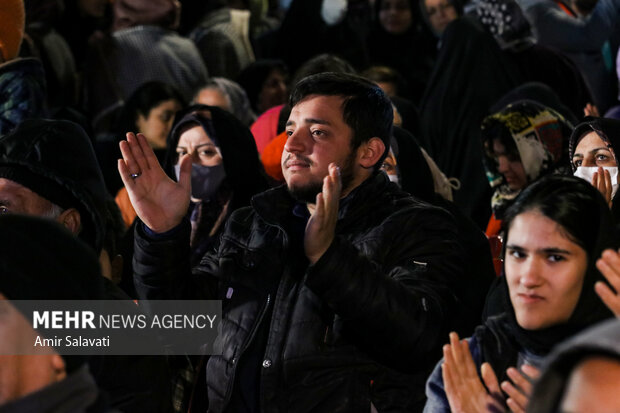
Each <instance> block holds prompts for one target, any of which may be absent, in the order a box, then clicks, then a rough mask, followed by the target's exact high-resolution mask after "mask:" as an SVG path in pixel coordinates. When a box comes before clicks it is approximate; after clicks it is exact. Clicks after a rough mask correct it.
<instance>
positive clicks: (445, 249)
mask: <svg viewBox="0 0 620 413" xmlns="http://www.w3.org/2000/svg"><path fill="white" fill-rule="evenodd" d="M295 204H296V202H295V201H294V200H293V199H292V198H291V197H290V195H289V194H288V191H287V189H286V187H284V186H282V187H278V188H275V189H272V190H269V191H267V192H263V193H262V194H259V195H256V196H255V197H254V198H253V200H252V206H253V207H252V208H243V209H240V210H238V211H236V212H235V213H233V214H232V215H231V217H230V218H229V220H228V223H227V226H226V228H225V230H224V232H223V234H222V237H221V242H220V245H219V248H218V250H217V253H216V254H213V255H209V254H208V255H205V257H204V258H203V260H202V262H201V264H200V265H199V266H198V267H196V268H195V269H194V270H193V272H192V274H193V275H192V276H191V277H190V276H189V275H188V274H189V271H190V269H189V265H188V257H189V248H188V245H187V241H186V240H187V237H188V232H189V227H188V225H187V223H185V224H184V225H183V226H182V230H180V231H177V232H174V233H173V234H172V236H171V237H170V238H168V239H166V240H161V239H159V240H153V239H149V238H147V236H146V234H145V233H144V229H143V228H141V227H137V231H136V249H135V255H134V270H135V282H136V289H137V290H138V292H139V294H140V295H141V297H142V298H150V299H156V298H172V297H177V298H195V299H199V298H211V299H222V300H223V315H222V316H223V321H222V324H221V334H220V336H219V342H218V343H216V345H220V346H221V348H222V349H223V353H222V355H220V356H212V357H211V358H210V360H209V362H208V365H207V387H208V396H209V409H210V410H209V411H211V412H222V411H224V410H225V409H226V408H227V406H228V404H229V402H230V400H231V397H233V398H234V397H238V394H239V393H238V392H239V389H238V388H236V387H235V386H234V385H233V384H234V380H235V379H234V378H235V375H236V374H239V369H241V368H242V367H241V365H243V363H244V360H246V356H247V353H246V350H247V348H248V346H251V345H252V344H253V343H254V340H255V337H256V335H257V334H259V335H260V334H261V333H264V332H265V329H268V333H267V341H266V346H265V348H264V349H262V351H261V353H262V355H261V357H260V359H262V360H263V361H262V367H259V369H260V394H261V407H262V410H263V411H265V412H276V411H289V412H309V411H326V412H327V411H329V412H358V411H368V410H369V409H370V403H371V402H372V403H373V404H374V405H375V406H376V408H377V409H378V410H379V411H382V412H386V411H388V412H389V411H400V412H402V411H416V409H419V408H420V406H421V404H422V403H423V402H424V395H423V383H424V381H425V378H426V376H427V373H428V368H429V363H432V361H433V360H435V359H436V357H437V356H438V354H437V353H438V350H439V347H438V344H439V341H440V340H441V339H442V337H444V334H445V332H446V328H447V326H448V323H449V320H450V317H451V314H452V310H453V309H454V306H455V298H454V297H453V294H452V292H451V291H453V288H454V285H455V283H456V282H457V280H458V279H459V277H460V274H461V270H460V269H461V267H462V265H461V261H462V260H461V258H462V255H461V251H460V248H459V246H458V244H457V243H456V241H455V236H456V235H455V229H454V225H453V223H452V219H451V217H450V215H449V214H447V213H446V212H445V211H443V210H441V209H438V208H434V207H432V206H430V205H427V204H425V203H423V202H420V201H418V200H416V199H414V198H412V197H410V196H409V195H408V194H406V193H404V192H401V191H400V190H398V189H397V187H396V186H395V185H394V184H392V183H390V182H389V181H388V179H387V178H386V176H385V175H384V174H382V173H381V174H375V175H374V176H373V177H371V178H369V179H368V180H366V181H365V182H364V183H362V184H361V185H360V186H359V187H357V188H356V189H355V190H354V191H352V193H351V194H349V196H347V197H346V198H345V199H343V200H341V203H340V209H339V220H338V223H337V226H336V237H335V239H334V241H333V242H332V244H331V245H330V247H329V248H328V250H327V251H326V252H325V253H324V254H323V256H322V257H321V258H320V259H319V261H318V262H316V263H315V264H314V265H311V266H308V265H307V263H308V261H307V259H306V257H305V255H304V252H303V232H302V231H301V230H299V229H298V228H300V226H299V224H300V222H301V224H302V225H301V227H303V218H300V217H298V216H296V215H295V214H293V212H292V211H293V207H294V205H295ZM164 251H165V253H164ZM184 274H185V275H184ZM271 306H273V310H272V311H273V316H272V317H269V316H268V315H267V314H268V312H269V309H270V307H271ZM260 359H259V360H260ZM257 385H258V383H257Z"/></svg>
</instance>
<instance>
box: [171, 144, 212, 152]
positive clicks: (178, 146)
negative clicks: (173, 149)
mask: <svg viewBox="0 0 620 413" xmlns="http://www.w3.org/2000/svg"><path fill="white" fill-rule="evenodd" d="M203 146H216V145H215V144H214V143H201V144H200V145H198V146H195V147H194V149H198V148H202V147H203ZM179 148H181V149H186V150H187V146H181V145H177V149H179Z"/></svg>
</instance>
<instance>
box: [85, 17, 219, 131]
mask: <svg viewBox="0 0 620 413" xmlns="http://www.w3.org/2000/svg"><path fill="white" fill-rule="evenodd" d="M207 78H208V74H207V69H206V68H205V66H204V63H203V62H202V59H201V57H200V54H199V52H198V49H196V46H195V45H194V43H193V42H192V41H191V40H189V39H186V38H183V37H181V36H179V35H178V34H177V33H175V32H173V31H171V30H167V29H165V28H162V27H157V26H150V25H143V26H135V27H131V28H127V29H122V30H118V31H116V32H114V33H112V34H111V35H109V36H106V37H104V38H102V39H100V40H98V41H97V42H95V43H94V44H93V47H92V48H91V53H90V55H89V58H88V60H87V65H86V70H85V73H84V84H85V86H84V106H85V108H86V109H87V111H88V113H89V115H90V116H91V119H92V123H93V128H94V129H95V131H96V132H108V131H109V130H110V129H111V128H112V124H113V123H114V122H115V120H116V118H115V116H116V114H117V112H118V110H119V109H120V107H121V106H122V104H123V102H124V101H125V100H126V99H128V98H129V97H130V96H131V94H132V93H133V92H135V91H136V89H138V88H139V87H140V86H141V85H142V84H144V83H146V82H149V81H153V80H156V81H160V82H163V83H167V84H169V85H172V86H174V87H175V88H176V89H177V90H178V91H179V93H181V95H182V96H183V99H185V101H187V102H189V101H190V100H191V99H192V97H193V95H194V93H195V92H196V90H197V88H198V87H200V86H201V85H203V84H204V83H206V82H207Z"/></svg>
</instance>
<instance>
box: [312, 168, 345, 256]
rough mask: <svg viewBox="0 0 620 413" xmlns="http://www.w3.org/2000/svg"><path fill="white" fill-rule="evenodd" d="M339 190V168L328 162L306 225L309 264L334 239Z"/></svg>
mask: <svg viewBox="0 0 620 413" xmlns="http://www.w3.org/2000/svg"><path fill="white" fill-rule="evenodd" d="M341 192H342V181H341V180H340V168H338V166H336V164H335V163H330V164H329V173H328V175H327V176H326V177H325V178H324V179H323V190H322V191H321V193H319V194H317V196H316V204H315V209H314V212H313V213H312V215H311V216H310V219H309V220H308V224H307V225H306V233H305V236H304V251H305V253H306V257H308V260H310V264H315V263H316V262H317V261H318V260H319V258H321V257H322V256H323V254H324V253H325V251H327V249H328V248H329V246H330V245H331V243H332V241H333V240H334V236H335V231H336V222H337V221H338V204H339V202H340V193H341Z"/></svg>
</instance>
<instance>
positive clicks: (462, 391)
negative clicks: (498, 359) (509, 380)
mask: <svg viewBox="0 0 620 413" xmlns="http://www.w3.org/2000/svg"><path fill="white" fill-rule="evenodd" d="M443 356H444V362H443V364H442V366H441V368H442V376H443V382H444V389H445V392H446V396H447V397H448V402H449V403H450V409H451V411H452V412H453V413H477V412H486V411H488V410H489V409H492V410H493V411H503V410H504V408H503V406H502V403H501V402H499V400H501V399H502V396H501V391H500V388H499V383H498V381H497V376H495V373H494V372H493V369H492V368H491V366H490V365H489V363H484V364H483V365H482V367H481V369H480V370H481V374H482V379H483V380H484V384H485V385H486V387H487V388H486V389H485V387H484V385H483V384H482V381H481V380H480V377H479V376H478V372H477V369H476V365H475V364H474V360H473V358H472V356H471V353H470V351H469V344H468V343H467V341H466V340H459V336H458V335H457V334H456V333H454V332H453V333H450V344H446V345H445V346H444V347H443ZM487 389H489V391H488V392H487ZM489 393H490V394H489Z"/></svg>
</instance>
